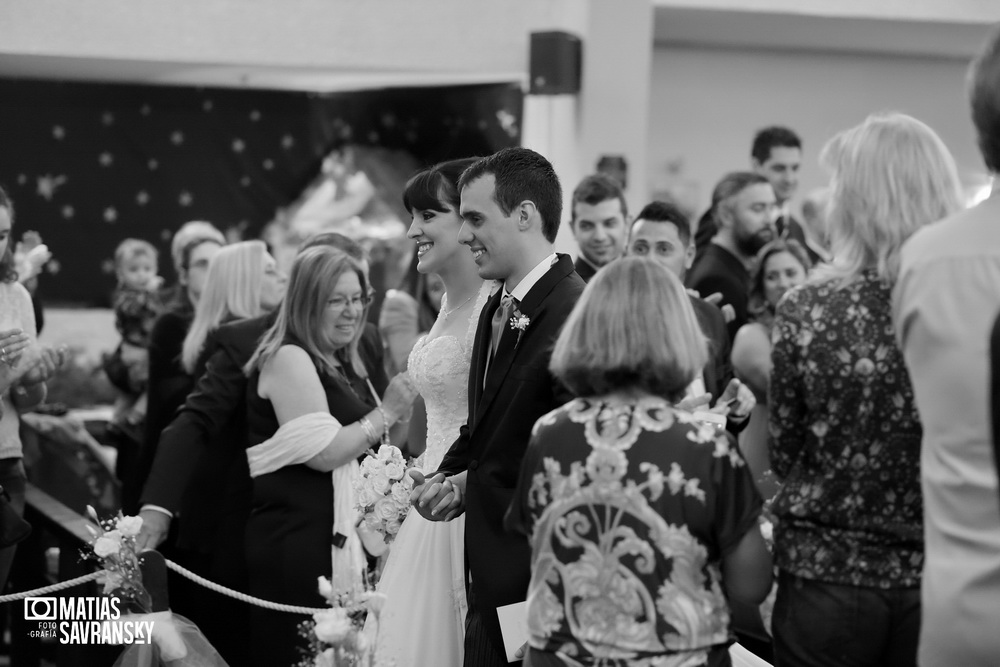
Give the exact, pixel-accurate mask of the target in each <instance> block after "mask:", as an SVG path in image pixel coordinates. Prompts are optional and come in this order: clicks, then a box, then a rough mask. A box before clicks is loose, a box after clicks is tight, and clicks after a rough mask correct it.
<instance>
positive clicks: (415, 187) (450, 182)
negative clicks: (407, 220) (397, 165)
mask: <svg viewBox="0 0 1000 667" xmlns="http://www.w3.org/2000/svg"><path fill="white" fill-rule="evenodd" d="M478 160H479V158H476V157H467V158H462V159H460V160H449V161H447V162H439V163H438V164H436V165H434V166H433V167H430V168H428V169H424V170H423V171H419V172H417V173H416V174H415V175H414V176H412V177H411V178H410V180H408V181H407V182H406V187H405V188H404V189H403V206H405V207H406V210H407V211H409V212H410V213H411V214H412V213H413V212H414V211H437V212H439V213H445V212H446V211H447V210H448V209H449V208H450V209H451V210H453V211H455V213H458V207H459V204H460V203H461V197H460V193H459V191H458V179H459V177H461V175H462V172H464V171H465V170H466V169H468V168H469V167H470V166H471V165H472V164H474V163H475V162H477V161H478Z"/></svg>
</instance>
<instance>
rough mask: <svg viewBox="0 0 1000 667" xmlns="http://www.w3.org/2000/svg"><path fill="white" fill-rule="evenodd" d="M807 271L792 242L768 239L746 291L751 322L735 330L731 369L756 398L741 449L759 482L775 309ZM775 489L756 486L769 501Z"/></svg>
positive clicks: (765, 452) (764, 452) (763, 467)
mask: <svg viewBox="0 0 1000 667" xmlns="http://www.w3.org/2000/svg"><path fill="white" fill-rule="evenodd" d="M811 267H812V263H811V262H810V261H809V255H808V254H806V251H805V250H804V249H803V248H802V246H801V245H799V244H798V242H796V241H793V240H787V241H783V240H777V241H771V242H770V243H768V244H767V245H766V246H764V247H763V248H761V251H760V252H759V253H758V254H757V269H756V271H755V272H754V276H753V283H752V286H751V287H750V301H749V308H748V310H749V312H750V317H751V321H750V322H748V323H747V324H744V325H743V326H742V327H740V330H739V331H737V332H736V340H735V341H734V342H733V353H732V360H733V370H734V371H735V372H736V376H737V377H739V378H740V379H741V380H743V382H744V383H745V384H746V385H747V386H748V387H750V389H751V390H752V391H753V393H754V396H756V397H757V405H756V407H755V408H754V414H753V417H751V419H750V426H749V427H748V428H747V430H745V431H744V432H743V433H741V434H740V451H741V452H742V453H743V456H744V457H745V458H746V460H747V464H748V465H749V466H750V470H751V472H753V475H754V479H755V480H757V481H758V483H760V481H761V475H763V474H764V472H765V471H767V470H768V468H770V464H769V462H768V440H769V439H770V435H769V434H768V419H769V417H768V411H767V388H768V383H769V382H770V377H771V332H772V330H773V329H774V311H775V308H777V306H778V302H779V301H780V300H781V297H783V296H784V295H785V293H786V292H787V291H788V290H790V289H791V288H793V287H797V286H799V285H801V284H802V283H804V282H805V281H806V277H807V276H808V274H809V269H810V268H811ZM774 490H775V489H774V488H771V487H768V488H767V489H765V488H761V493H763V494H764V496H765V497H766V498H770V497H771V495H773V491H774Z"/></svg>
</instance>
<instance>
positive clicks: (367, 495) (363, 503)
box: [357, 487, 379, 508]
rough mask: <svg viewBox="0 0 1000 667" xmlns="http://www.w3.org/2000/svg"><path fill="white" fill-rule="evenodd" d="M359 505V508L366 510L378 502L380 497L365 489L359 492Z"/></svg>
mask: <svg viewBox="0 0 1000 667" xmlns="http://www.w3.org/2000/svg"><path fill="white" fill-rule="evenodd" d="M357 494H358V496H357V504H358V507H361V508H365V507H368V506H369V505H374V504H375V501H376V500H378V498H379V497H378V495H377V494H376V493H375V492H374V491H372V490H371V489H370V488H368V487H365V488H363V489H361V490H359V491H358V492H357Z"/></svg>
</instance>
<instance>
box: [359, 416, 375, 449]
mask: <svg viewBox="0 0 1000 667" xmlns="http://www.w3.org/2000/svg"><path fill="white" fill-rule="evenodd" d="M358 424H359V425H360V426H361V431H362V432H363V433H364V434H365V440H367V441H368V444H375V443H376V442H378V431H376V430H375V426H374V424H372V422H371V420H370V419H368V417H367V416H365V417H362V418H361V419H359V420H358Z"/></svg>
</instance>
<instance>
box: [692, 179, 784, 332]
mask: <svg viewBox="0 0 1000 667" xmlns="http://www.w3.org/2000/svg"><path fill="white" fill-rule="evenodd" d="M712 201H713V202H716V203H715V205H714V206H713V207H712V208H713V219H714V220H716V222H717V223H718V231H717V232H716V233H715V235H714V236H713V237H712V242H711V243H709V244H708V247H707V248H706V250H705V252H704V254H703V255H702V256H701V257H696V258H695V261H694V266H693V267H692V268H691V271H690V272H689V273H688V276H687V283H686V284H687V286H688V287H690V288H692V289H694V290H697V291H698V292H699V294H702V295H705V296H710V295H712V294H715V293H716V292H718V293H719V294H721V295H722V301H721V303H720V304H718V305H719V306H720V307H723V306H730V307H731V308H732V309H733V312H734V317H733V318H732V320H728V321H727V322H728V327H727V328H728V330H729V338H730V340H732V339H733V338H735V337H736V332H737V331H739V329H740V327H741V326H743V325H744V324H746V323H747V299H748V298H749V295H750V271H752V270H753V260H754V257H755V256H756V255H757V252H758V251H759V250H760V249H761V248H762V247H764V246H765V245H766V244H767V243H768V242H770V241H771V240H773V239H774V214H775V205H776V200H775V197H774V188H772V187H771V184H770V183H769V182H768V181H767V179H766V178H764V177H763V176H761V175H759V174H752V173H749V172H733V173H730V174H726V175H725V176H724V177H723V178H722V180H721V181H719V183H718V184H717V185H716V186H715V190H714V192H713V193H712Z"/></svg>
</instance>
